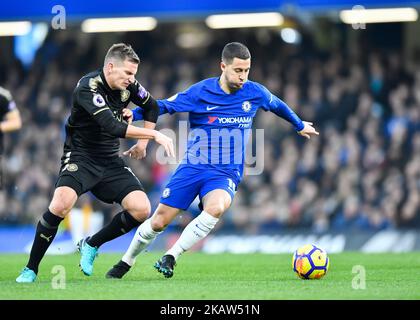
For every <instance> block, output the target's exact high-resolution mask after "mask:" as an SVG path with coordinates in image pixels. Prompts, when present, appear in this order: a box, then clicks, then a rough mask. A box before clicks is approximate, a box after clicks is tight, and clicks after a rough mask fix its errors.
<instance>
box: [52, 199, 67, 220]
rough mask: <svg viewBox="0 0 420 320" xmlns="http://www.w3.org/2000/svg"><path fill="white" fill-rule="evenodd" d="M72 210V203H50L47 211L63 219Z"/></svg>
mask: <svg viewBox="0 0 420 320" xmlns="http://www.w3.org/2000/svg"><path fill="white" fill-rule="evenodd" d="M72 208H73V201H65V200H64V201H55V200H53V201H51V204H50V206H49V207H48V209H49V210H50V211H51V212H52V213H54V214H55V215H57V216H59V217H61V218H64V217H65V216H66V215H67V214H68V213H69V212H70V211H71V209H72Z"/></svg>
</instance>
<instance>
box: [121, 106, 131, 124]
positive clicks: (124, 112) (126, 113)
mask: <svg viewBox="0 0 420 320" xmlns="http://www.w3.org/2000/svg"><path fill="white" fill-rule="evenodd" d="M122 116H123V119H124V120H125V121H127V123H128V124H131V123H132V122H133V111H131V109H128V108H124V109H123V110H122Z"/></svg>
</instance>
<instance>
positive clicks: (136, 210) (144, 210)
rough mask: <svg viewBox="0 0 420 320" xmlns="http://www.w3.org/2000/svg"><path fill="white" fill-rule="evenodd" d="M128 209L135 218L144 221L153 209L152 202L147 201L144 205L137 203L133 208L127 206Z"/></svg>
mask: <svg viewBox="0 0 420 320" xmlns="http://www.w3.org/2000/svg"><path fill="white" fill-rule="evenodd" d="M126 210H127V211H128V212H129V213H130V214H131V215H132V216H133V218H134V219H136V220H137V221H140V222H143V221H144V220H146V219H147V217H148V216H149V215H150V212H151V210H152V209H151V207H150V203H147V204H144V205H136V206H133V207H131V208H127V209H126Z"/></svg>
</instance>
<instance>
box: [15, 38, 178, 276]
mask: <svg viewBox="0 0 420 320" xmlns="http://www.w3.org/2000/svg"><path fill="white" fill-rule="evenodd" d="M139 63H140V60H139V58H138V56H137V54H136V53H135V52H134V50H133V49H132V48H131V46H129V45H126V44H123V43H119V44H114V45H113V46H112V47H111V48H110V49H109V50H108V52H107V54H106V56H105V59H104V66H103V68H102V69H99V70H97V71H94V72H91V73H89V74H87V75H85V76H84V77H82V78H81V79H80V80H79V82H78V84H77V86H76V88H75V90H74V92H73V106H72V109H71V114H70V117H69V118H68V120H67V123H66V141H65V143H64V150H63V157H62V159H61V168H60V173H59V177H58V179H57V182H56V184H55V191H54V196H53V199H52V201H51V203H50V205H49V207H48V210H47V211H46V212H45V213H44V214H43V215H42V217H41V219H40V221H39V222H38V225H37V228H36V234H35V239H34V242H33V245H32V249H31V253H30V256H29V261H28V263H27V265H26V267H25V268H24V269H23V270H22V272H21V273H20V275H19V277H18V278H17V279H16V281H17V282H21V283H29V282H34V281H35V279H36V276H37V274H38V266H39V263H40V262H41V259H42V258H43V256H44V254H45V252H46V251H47V249H48V247H49V246H50V244H51V242H52V241H53V239H54V237H55V235H56V233H57V228H58V225H59V224H60V222H61V221H62V220H63V219H64V217H65V216H66V215H67V214H68V213H69V212H70V210H71V209H72V208H73V206H74V204H75V203H76V200H77V198H78V197H79V196H80V195H81V194H83V193H85V192H87V191H91V192H92V193H93V194H94V195H95V196H96V197H97V198H98V199H100V200H102V201H104V202H106V203H113V202H117V203H119V204H121V206H122V208H123V211H121V212H120V213H118V214H117V215H116V216H115V217H114V218H113V219H112V221H111V222H110V223H109V224H108V225H106V226H105V227H103V228H102V229H101V230H100V231H98V232H97V233H96V234H94V235H93V236H91V237H88V238H86V239H82V240H81V241H80V242H79V251H80V253H81V259H80V267H81V270H82V271H83V273H84V274H85V275H87V276H90V275H91V274H92V272H93V261H94V259H95V257H96V255H97V251H98V248H99V247H100V246H101V245H102V244H104V243H105V242H108V241H110V240H112V239H115V238H117V237H119V236H121V235H123V234H125V233H127V232H129V231H130V230H131V229H133V228H135V227H137V226H139V225H140V223H142V222H143V221H144V220H146V218H147V217H148V216H149V214H150V211H151V206H150V202H149V199H148V198H147V196H146V194H145V192H144V190H143V187H142V185H141V183H140V181H139V180H138V179H137V177H136V176H135V175H134V174H133V172H132V171H131V169H130V168H129V167H128V166H127V165H126V164H125V162H124V160H123V159H122V158H120V157H119V155H118V153H119V146H120V143H119V138H133V139H155V141H156V142H157V143H159V144H161V145H162V146H163V147H164V148H165V150H166V152H167V153H168V155H170V156H174V149H173V143H172V140H171V139H170V138H168V137H167V136H165V135H163V134H161V133H159V132H158V131H156V130H154V128H155V125H156V121H157V118H158V114H159V107H158V106H157V103H156V101H155V100H154V98H153V97H152V96H151V95H150V93H149V92H148V91H146V90H145V89H144V88H143V87H142V86H141V85H140V84H139V83H138V82H137V80H136V79H135V78H134V76H135V74H136V73H137V69H138V65H139ZM130 101H132V102H133V103H135V104H136V105H139V106H141V107H142V108H143V109H144V112H145V114H146V115H145V118H144V119H145V125H144V126H145V128H137V127H135V126H132V125H130V124H128V123H130V122H131V119H125V118H124V111H123V110H124V109H125V108H126V107H127V105H128V104H129V102H130ZM127 122H128V123H127Z"/></svg>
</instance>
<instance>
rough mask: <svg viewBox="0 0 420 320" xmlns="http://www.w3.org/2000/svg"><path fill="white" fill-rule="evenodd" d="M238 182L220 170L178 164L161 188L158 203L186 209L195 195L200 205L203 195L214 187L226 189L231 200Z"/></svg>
mask: <svg viewBox="0 0 420 320" xmlns="http://www.w3.org/2000/svg"><path fill="white" fill-rule="evenodd" d="M238 183H239V181H237V180H234V179H232V176H231V175H230V174H228V173H224V172H222V171H218V170H214V169H211V168H208V169H205V168H203V167H200V166H197V165H180V166H179V167H178V168H177V170H176V171H175V172H174V174H173V175H172V177H171V180H170V181H169V183H168V184H167V185H166V188H165V189H164V190H163V192H162V196H161V198H160V203H162V204H165V205H167V206H170V207H173V208H178V209H182V210H187V209H188V208H189V206H190V205H191V203H192V202H193V201H194V199H195V198H196V197H197V195H198V196H199V197H200V205H201V201H202V199H203V197H204V196H205V195H206V194H207V193H209V192H210V191H213V190H215V189H222V190H226V191H227V192H228V193H229V194H230V196H231V198H232V200H233V197H234V196H235V193H236V190H237V187H238ZM200 209H201V210H202V208H200Z"/></svg>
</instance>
